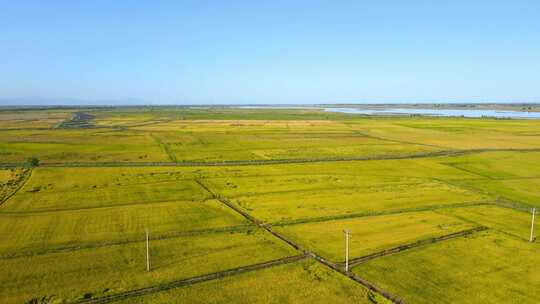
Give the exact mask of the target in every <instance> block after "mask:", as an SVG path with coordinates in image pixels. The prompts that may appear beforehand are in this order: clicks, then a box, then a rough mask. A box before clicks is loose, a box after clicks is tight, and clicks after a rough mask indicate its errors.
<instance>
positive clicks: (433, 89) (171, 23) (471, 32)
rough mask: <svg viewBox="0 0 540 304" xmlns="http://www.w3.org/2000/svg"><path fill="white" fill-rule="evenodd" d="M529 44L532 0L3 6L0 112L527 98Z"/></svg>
mask: <svg viewBox="0 0 540 304" xmlns="http://www.w3.org/2000/svg"><path fill="white" fill-rule="evenodd" d="M539 37H540V2H538V1H523V0H521V1H519V0H518V1H485V0H479V1H461V0H460V1H448V2H445V3H443V2H442V1H436V2H430V3H428V2H427V1H379V2H376V3H375V2H371V3H365V2H364V3H362V1H340V2H336V1H294V2H293V1H267V2H264V3H263V2H259V1H255V2H254V1H148V2H146V3H141V2H135V1H48V2H46V4H44V2H42V1H5V2H4V3H2V9H1V10H0V68H1V72H2V76H1V77H0V105H2V104H12V103H14V102H15V103H21V104H24V103H32V102H31V101H32V100H35V101H39V102H40V103H48V102H50V103H52V104H54V103H68V104H84V103H85V102H88V101H92V102H98V103H99V102H104V103H107V101H110V102H112V103H120V104H121V103H127V104H129V103H154V104H242V103H245V104H314V103H355V102H369V103H380V102H540V90H538V83H539V81H540V76H539V72H538V71H540V39H539ZM29 96H34V97H31V98H29Z"/></svg>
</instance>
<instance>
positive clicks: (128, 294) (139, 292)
mask: <svg viewBox="0 0 540 304" xmlns="http://www.w3.org/2000/svg"><path fill="white" fill-rule="evenodd" d="M308 257H309V255H307V254H301V255H296V256H290V257H286V258H281V259H277V260H273V261H269V262H264V263H259V264H253V265H249V266H242V267H237V268H233V269H229V270H225V271H220V272H214V273H210V274H205V275H200V276H196V277H192V278H188V279H182V280H177V281H172V282H168V283H163V284H159V285H155V286H150V287H144V288H140V289H134V290H129V291H125V292H121V293H117V294H113V295H109V296H105V297H100V298H94V299H82V300H78V301H75V302H72V303H77V304H102V303H111V302H115V301H120V300H125V299H128V298H132V297H139V296H144V295H147V294H151V293H156V292H161V291H166V290H169V289H173V288H178V287H182V286H187V285H193V284H197V283H201V282H206V281H211V280H216V279H221V278H224V277H228V276H233V275H238V274H241V273H246V272H250V271H255V270H259V269H264V268H269V267H274V266H278V265H284V264H288V263H293V262H296V261H300V260H303V259H306V258H308Z"/></svg>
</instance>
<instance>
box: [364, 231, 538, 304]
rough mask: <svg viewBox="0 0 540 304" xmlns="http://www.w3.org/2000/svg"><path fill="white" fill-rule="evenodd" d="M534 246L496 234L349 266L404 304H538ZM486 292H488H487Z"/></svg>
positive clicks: (480, 234) (446, 243)
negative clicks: (398, 295) (395, 294)
mask: <svg viewBox="0 0 540 304" xmlns="http://www.w3.org/2000/svg"><path fill="white" fill-rule="evenodd" d="M539 253H540V246H538V243H532V244H531V243H528V242H526V241H523V240H520V239H515V238H513V237H509V236H505V235H503V234H500V233H497V232H493V231H490V232H483V233H479V234H478V235H474V236H470V237H466V238H462V239H454V240H449V241H447V242H441V243H438V244H434V245H432V246H428V247H426V248H417V249H413V250H410V251H405V252H402V253H399V254H396V255H392V256H387V257H383V258H380V259H374V260H372V261H369V262H367V263H365V264H360V265H358V266H357V267H355V268H353V271H354V272H355V273H361V274H362V275H363V276H364V277H365V278H367V279H368V280H371V281H372V282H377V283H378V284H380V286H383V288H387V289H388V290H391V291H393V292H396V293H398V294H402V295H403V298H404V299H405V300H406V301H407V302H410V303H433V302H437V303H456V302H459V303H492V302H497V303H538V301H540V296H539V295H538V294H536V293H535V292H532V291H533V290H537V289H538V288H539V287H540V278H539V277H538V273H537V271H536V267H537V265H538V263H539V262H540V255H539ZM487 290H489V291H487Z"/></svg>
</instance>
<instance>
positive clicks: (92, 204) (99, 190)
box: [3, 168, 210, 212]
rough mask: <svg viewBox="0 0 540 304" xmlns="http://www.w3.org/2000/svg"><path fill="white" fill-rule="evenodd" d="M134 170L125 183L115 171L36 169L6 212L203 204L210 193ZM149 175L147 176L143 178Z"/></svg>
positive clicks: (192, 184) (170, 177)
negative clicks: (131, 177)
mask: <svg viewBox="0 0 540 304" xmlns="http://www.w3.org/2000/svg"><path fill="white" fill-rule="evenodd" d="M144 169H145V168H142V169H140V170H136V172H138V173H135V174H140V176H141V177H140V178H139V179H138V180H137V181H125V180H124V179H123V178H122V174H124V173H122V171H116V170H114V169H107V168H106V169H99V168H98V169H91V170H87V169H84V168H67V169H65V168H38V169H35V170H34V172H33V174H32V177H31V178H30V180H29V181H28V182H27V183H26V184H25V185H24V187H23V188H22V189H21V190H20V191H19V193H18V194H17V195H16V196H14V197H12V198H11V199H10V200H9V201H8V202H7V203H6V204H5V206H4V208H3V210H5V211H19V212H23V211H24V212H28V211H33V212H35V211H47V210H49V211H50V210H78V209H88V208H100V207H110V206H122V205H140V204H142V205H148V204H151V203H162V202H171V201H177V202H182V201H204V200H206V199H208V198H210V196H209V194H208V193H207V192H206V191H205V190H204V189H202V188H201V187H200V186H199V185H198V184H197V183H196V182H195V181H193V180H189V179H182V178H181V177H180V176H181V175H178V174H176V175H175V174H174V173H175V172H174V171H173V172H172V173H171V174H168V173H169V172H167V173H164V174H160V176H159V177H158V178H155V179H153V178H152V175H153V174H154V175H156V174H159V172H161V173H163V171H160V170H158V173H155V170H154V169H152V168H150V169H146V170H144ZM127 171H128V172H129V170H127ZM144 175H149V177H144Z"/></svg>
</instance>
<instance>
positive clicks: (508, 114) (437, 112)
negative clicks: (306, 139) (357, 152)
mask: <svg viewBox="0 0 540 304" xmlns="http://www.w3.org/2000/svg"><path fill="white" fill-rule="evenodd" d="M324 111H326V112H338V113H347V114H362V115H411V114H415V115H426V116H442V117H461V116H462V117H471V118H480V117H495V118H524V119H540V112H521V111H497V110H456V109H399V108H388V109H380V110H379V109H377V110H367V109H357V108H324Z"/></svg>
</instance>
